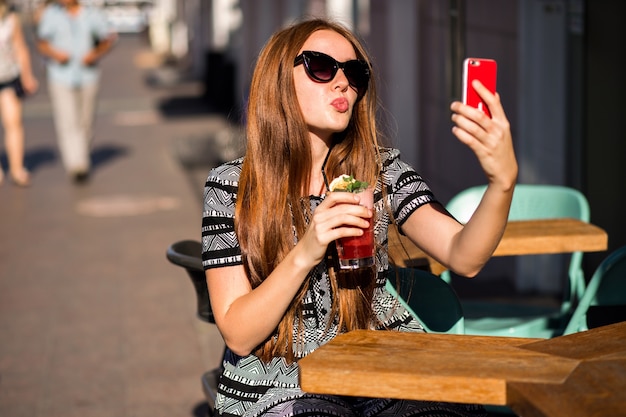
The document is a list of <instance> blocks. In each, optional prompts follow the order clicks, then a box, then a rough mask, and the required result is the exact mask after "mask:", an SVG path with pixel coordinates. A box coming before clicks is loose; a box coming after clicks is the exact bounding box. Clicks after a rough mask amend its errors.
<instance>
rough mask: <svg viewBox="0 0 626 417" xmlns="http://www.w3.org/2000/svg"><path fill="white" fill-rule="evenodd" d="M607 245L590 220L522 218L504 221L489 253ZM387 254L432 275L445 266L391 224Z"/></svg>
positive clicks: (593, 248)
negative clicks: (423, 263)
mask: <svg viewBox="0 0 626 417" xmlns="http://www.w3.org/2000/svg"><path fill="white" fill-rule="evenodd" d="M607 247H608V236H607V233H606V231H604V230H603V229H601V228H599V227H598V226H595V225H593V224H591V223H585V222H583V221H580V220H576V219H542V220H523V221H511V222H509V223H508V224H507V226H506V229H505V230H504V235H503V236H502V240H501V241H500V244H499V245H498V247H497V248H496V250H495V252H494V254H493V256H513V255H539V254H551V253H568V252H577V251H580V252H599V251H603V250H606V249H607ZM389 256H390V260H391V261H392V262H393V263H394V264H395V265H398V266H403V267H408V266H414V265H415V263H419V262H420V260H422V261H426V262H428V264H429V266H430V270H431V272H433V273H434V274H436V275H439V274H441V273H442V272H443V271H444V270H445V269H446V268H445V267H444V266H442V265H441V264H440V263H438V262H437V261H435V260H434V259H432V258H430V257H429V256H428V255H426V254H425V253H424V252H423V251H422V250H421V249H419V248H418V247H417V246H415V245H414V244H413V242H411V241H410V240H409V239H408V238H407V237H406V236H403V235H401V234H400V233H398V232H397V230H394V229H393V228H390V229H389Z"/></svg>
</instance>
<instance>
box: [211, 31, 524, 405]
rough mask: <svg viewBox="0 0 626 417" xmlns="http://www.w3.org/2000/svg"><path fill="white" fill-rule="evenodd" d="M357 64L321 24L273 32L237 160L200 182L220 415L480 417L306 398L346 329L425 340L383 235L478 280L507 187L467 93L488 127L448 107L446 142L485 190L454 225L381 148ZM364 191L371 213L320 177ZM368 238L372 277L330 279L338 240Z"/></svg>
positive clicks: (504, 157)
mask: <svg viewBox="0 0 626 417" xmlns="http://www.w3.org/2000/svg"><path fill="white" fill-rule="evenodd" d="M371 71H372V68H371V65H370V63H369V59H368V57H367V54H366V52H365V50H364V48H363V46H362V45H361V43H360V42H359V41H358V39H357V38H356V37H355V35H354V34H352V33H351V32H350V31H349V30H347V29H345V28H344V27H343V26H341V25H338V24H335V23H332V22H328V21H325V20H310V21H304V22H301V23H299V24H296V25H294V26H291V27H288V28H286V29H284V30H281V31H279V32H277V33H276V34H275V35H274V36H273V37H272V38H271V39H270V40H269V41H268V43H267V45H266V46H265V48H264V49H263V51H262V52H261V54H260V56H259V59H258V62H257V65H256V69H255V72H254V75H253V78H252V84H251V88H250V97H249V105H248V114H247V120H248V122H247V151H246V155H245V157H244V158H241V159H238V160H235V161H232V162H230V163H226V164H224V165H222V166H220V167H218V168H216V169H214V170H212V171H211V173H210V174H209V177H208V179H207V182H206V187H205V193H204V201H205V205H204V212H203V223H202V243H203V254H202V256H203V265H204V268H205V270H206V277H207V282H208V286H209V294H210V297H211V305H212V308H213V313H214V315H215V320H216V323H217V326H218V328H219V330H220V332H221V334H222V336H223V338H224V341H225V343H226V345H227V347H228V355H227V358H226V360H225V363H224V367H225V370H224V373H223V375H222V378H221V383H220V389H219V394H218V398H217V403H216V409H217V411H218V413H219V415H222V416H234V415H246V416H258V415H265V416H283V415H290V416H291V415H300V414H304V415H308V416H313V415H315V416H318V415H319V416H326V415H332V416H383V415H384V416H387V415H403V416H412V415H420V416H423V415H430V416H464V415H481V413H482V412H483V411H482V408H481V407H478V406H468V405H458V404H447V403H428V402H417V401H399V400H389V399H364V398H346V397H337V396H327V395H312V394H307V393H304V392H302V390H301V389H300V388H299V385H298V363H297V361H298V359H299V358H302V357H304V356H306V355H307V354H308V353H310V352H312V351H314V350H315V349H316V348H318V347H319V346H321V345H323V344H324V343H326V342H328V341H329V340H331V339H332V338H333V337H335V336H336V335H337V334H339V333H342V332H346V331H349V330H353V329H358V328H367V329H379V330H396V331H423V328H422V326H421V324H420V323H419V322H417V321H416V320H415V319H413V318H412V317H411V316H410V315H409V313H408V312H407V311H406V310H404V309H403V308H402V307H401V306H399V305H398V303H397V302H396V301H395V299H394V298H393V297H392V296H391V295H390V294H389V293H388V292H387V291H386V290H385V280H386V279H387V271H388V254H387V229H388V226H389V224H390V223H391V222H395V223H396V224H397V225H398V226H399V227H400V228H401V230H402V232H403V233H405V234H406V235H407V236H408V237H409V238H410V239H411V240H412V241H413V242H415V244H417V245H418V246H419V247H421V248H422V249H423V250H424V251H426V252H427V253H428V254H430V255H431V256H433V257H434V258H435V259H437V260H438V261H439V262H441V263H442V264H444V265H446V266H448V267H449V268H450V269H451V270H453V271H456V272H458V273H460V274H462V275H465V276H473V275H475V274H476V273H477V272H478V271H479V270H480V269H481V268H482V266H483V265H484V263H485V262H486V261H487V260H488V259H489V257H490V256H491V254H492V252H493V250H494V248H495V247H496V245H497V244H498V241H499V239H500V237H501V235H502V232H503V229H504V226H505V223H506V219H507V214H508V210H509V205H510V202H511V197H512V193H513V188H514V184H515V179H516V176H517V163H516V160H515V156H514V152H513V147H512V140H511V134H510V130H509V125H508V121H507V119H506V116H505V113H504V111H503V109H502V106H501V104H500V100H499V97H498V95H497V94H496V95H493V94H490V93H489V92H488V91H487V90H486V89H485V88H484V87H483V86H481V85H480V84H476V85H475V86H474V87H475V88H476V90H477V91H478V93H479V94H480V95H481V97H482V98H483V99H484V100H485V102H486V103H487V104H488V106H489V109H490V111H491V113H492V117H493V119H489V118H488V117H486V116H485V115H484V114H483V113H482V112H479V111H478V110H476V109H472V108H470V107H468V106H464V105H462V104H461V103H458V102H455V103H453V104H452V107H451V108H452V111H453V112H454V115H453V116H452V120H453V122H454V124H455V127H454V128H453V133H454V135H455V136H456V137H457V138H458V139H459V140H460V141H461V142H463V143H465V144H466V145H467V146H469V147H470V148H471V149H472V150H473V151H474V153H475V154H476V156H477V157H478V159H479V161H480V163H481V165H482V167H483V169H484V171H485V174H486V176H487V179H488V182H489V186H488V190H487V192H486V193H485V195H484V198H483V200H482V203H481V204H480V207H479V208H478V209H477V211H476V214H475V215H474V216H473V217H472V220H470V222H469V223H467V225H465V226H462V225H461V224H459V223H458V222H456V221H455V220H454V219H453V218H452V217H450V216H449V215H448V214H447V213H446V212H445V210H444V208H443V207H442V206H441V205H440V204H439V203H437V202H436V200H435V198H434V196H433V194H432V193H431V191H430V189H429V188H428V186H427V185H426V184H425V183H424V181H423V180H422V178H421V177H420V176H419V175H418V174H417V173H416V172H415V171H414V170H413V169H412V168H411V167H410V166H408V165H407V164H405V163H403V162H402V161H401V160H400V159H399V152H398V151H397V150H394V149H390V148H384V147H381V146H380V145H379V142H378V139H379V138H378V136H379V134H378V130H377V127H376V122H375V120H376V119H375V111H376V108H375V105H376V91H375V85H374V82H373V79H372V77H371ZM342 174H348V175H353V176H354V177H355V178H357V179H359V180H361V181H367V182H368V183H370V184H375V195H374V200H375V204H374V210H373V212H372V211H370V210H368V209H367V208H365V207H362V206H360V205H359V204H358V202H359V198H358V194H352V193H344V192H328V191H327V186H326V183H325V177H326V178H328V180H331V179H333V178H335V177H337V176H339V175H342ZM370 222H374V225H375V240H376V244H377V251H376V263H375V267H373V268H371V269H365V270H357V271H355V272H352V273H343V272H342V273H339V272H338V270H337V269H336V268H335V261H336V253H335V252H334V251H333V248H334V241H335V240H336V239H338V238H340V237H347V236H359V235H361V234H362V233H363V230H362V229H363V228H365V227H367V226H368V225H369V223H370Z"/></svg>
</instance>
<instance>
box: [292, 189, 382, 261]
mask: <svg viewBox="0 0 626 417" xmlns="http://www.w3.org/2000/svg"><path fill="white" fill-rule="evenodd" d="M359 201H360V198H359V195H358V194H353V193H349V192H341V191H336V192H331V193H328V194H326V198H325V199H324V201H322V203H321V204H320V205H319V206H318V207H317V208H316V209H315V212H314V213H313V218H312V220H311V223H310V224H309V227H308V228H307V231H306V232H305V234H304V236H303V237H302V238H301V239H300V242H299V243H298V246H301V247H302V249H303V250H302V253H303V254H306V255H307V256H309V257H310V259H309V260H308V262H309V263H310V267H311V268H312V267H314V266H315V265H317V264H318V263H319V262H321V261H322V259H323V258H324V255H325V254H326V249H327V247H328V245H329V244H330V243H331V242H333V241H335V240H337V239H339V238H342V237H348V236H361V235H362V234H363V229H364V228H367V227H368V226H369V222H370V221H372V214H373V213H372V211H371V210H370V209H368V208H366V207H363V206H360V205H359Z"/></svg>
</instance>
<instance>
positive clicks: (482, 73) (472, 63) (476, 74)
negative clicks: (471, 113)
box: [463, 58, 498, 117]
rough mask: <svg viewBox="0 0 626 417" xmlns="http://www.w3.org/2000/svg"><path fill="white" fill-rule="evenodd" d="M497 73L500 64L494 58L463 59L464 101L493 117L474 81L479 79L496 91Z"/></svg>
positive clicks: (490, 89) (489, 88)
mask: <svg viewBox="0 0 626 417" xmlns="http://www.w3.org/2000/svg"><path fill="white" fill-rule="evenodd" d="M497 73H498V64H497V63H496V61H495V60H493V59H485V58H466V59H465V60H464V61H463V103H464V104H467V105H469V106H472V107H476V108H477V109H479V110H482V111H483V112H484V113H485V114H486V115H487V116H489V117H491V113H490V112H489V108H488V107H487V105H486V104H485V103H484V102H483V101H482V99H481V98H480V96H479V95H478V93H476V90H474V87H472V81H473V80H476V79H477V80H478V81H480V82H481V83H482V84H483V85H484V86H485V87H487V89H488V90H489V91H491V92H492V93H495V91H496V75H497Z"/></svg>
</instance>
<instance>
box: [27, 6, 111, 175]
mask: <svg viewBox="0 0 626 417" xmlns="http://www.w3.org/2000/svg"><path fill="white" fill-rule="evenodd" d="M37 36H38V41H37V48H38V49H39V52H40V53H41V54H42V55H43V56H45V57H46V58H47V60H46V66H47V70H48V88H49V93H50V98H51V100H52V108H53V113H54V124H55V128H56V134H57V141H58V145H59V151H60V153H61V159H62V161H63V166H64V168H65V170H66V171H67V173H68V174H69V176H70V178H71V179H72V180H73V181H74V182H75V183H83V182H85V181H86V180H87V179H88V178H89V173H90V168H91V160H90V150H91V142H92V138H93V122H94V117H95V110H96V100H97V95H98V89H99V84H100V83H99V80H100V71H99V68H98V66H97V63H98V61H99V60H100V59H101V58H102V57H103V56H104V55H105V54H106V53H107V52H109V50H110V49H111V48H112V47H113V44H114V42H115V40H116V37H117V35H116V34H115V33H114V32H113V31H112V30H111V29H110V28H109V25H108V22H107V19H106V17H105V16H104V14H103V13H102V11H101V10H100V9H98V8H97V7H91V6H83V5H81V4H80V2H79V1H78V0H58V1H56V2H54V3H52V4H50V5H48V6H47V7H46V8H45V9H44V11H43V13H42V14H41V17H40V20H39V25H38V28H37Z"/></svg>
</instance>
